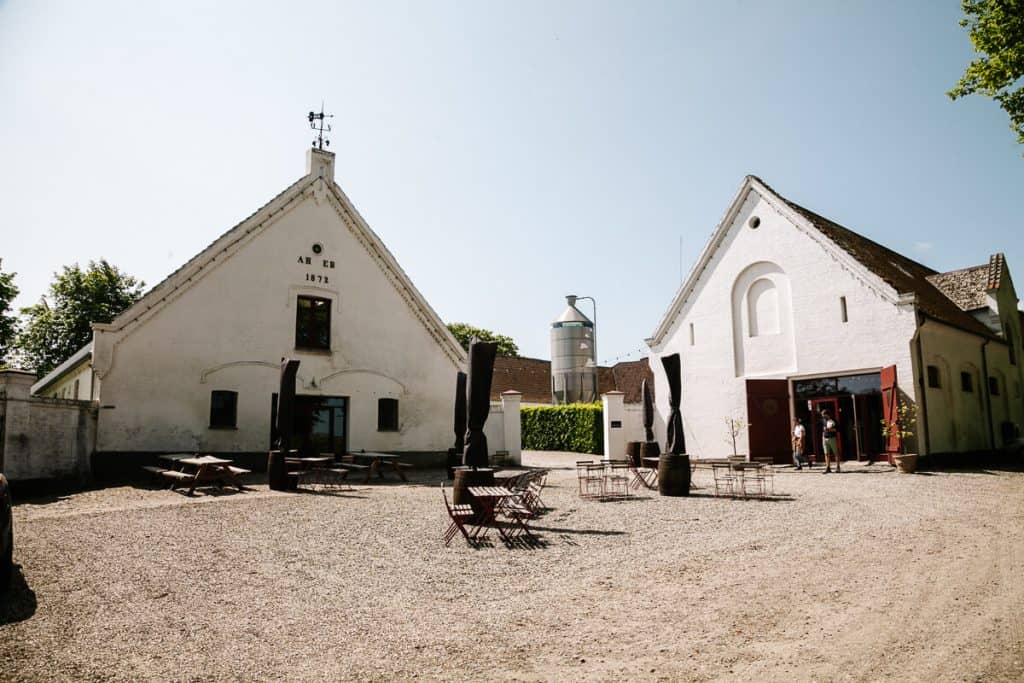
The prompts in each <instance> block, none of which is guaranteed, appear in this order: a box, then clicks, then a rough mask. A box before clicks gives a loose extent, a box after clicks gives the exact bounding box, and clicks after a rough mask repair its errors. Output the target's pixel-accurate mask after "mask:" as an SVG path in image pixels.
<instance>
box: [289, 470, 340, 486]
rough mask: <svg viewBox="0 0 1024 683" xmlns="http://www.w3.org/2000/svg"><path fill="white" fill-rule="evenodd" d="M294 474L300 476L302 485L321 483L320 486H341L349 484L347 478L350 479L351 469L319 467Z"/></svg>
mask: <svg viewBox="0 0 1024 683" xmlns="http://www.w3.org/2000/svg"><path fill="white" fill-rule="evenodd" d="M293 474H295V475H296V476H297V477H298V483H299V484H300V485H301V484H307V485H310V484H319V485H320V486H336V487H341V486H345V485H348V481H346V480H347V479H348V474H349V470H346V469H337V468H328V467H317V468H315V469H311V470H302V471H299V472H293ZM350 488H351V487H350Z"/></svg>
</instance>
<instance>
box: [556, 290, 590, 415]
mask: <svg viewBox="0 0 1024 683" xmlns="http://www.w3.org/2000/svg"><path fill="white" fill-rule="evenodd" d="M566 300H567V302H568V304H569V305H568V307H567V308H566V309H565V310H564V311H563V312H562V314H561V315H560V316H558V318H557V319H556V320H555V321H554V322H552V323H551V398H552V401H553V402H554V403H556V404H564V403H591V402H593V401H596V400H597V367H596V365H595V363H594V323H593V322H592V321H591V320H590V318H588V317H587V316H585V315H583V313H581V312H580V310H579V309H578V308H576V297H574V296H568V297H566Z"/></svg>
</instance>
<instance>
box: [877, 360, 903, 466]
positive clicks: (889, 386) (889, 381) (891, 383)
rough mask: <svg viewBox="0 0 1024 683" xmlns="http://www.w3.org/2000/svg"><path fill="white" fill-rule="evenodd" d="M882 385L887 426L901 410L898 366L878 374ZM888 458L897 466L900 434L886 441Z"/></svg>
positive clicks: (884, 416) (886, 368) (884, 369)
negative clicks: (897, 375)
mask: <svg viewBox="0 0 1024 683" xmlns="http://www.w3.org/2000/svg"><path fill="white" fill-rule="evenodd" d="M878 374H879V378H880V379H881V383H882V418H883V419H884V420H885V422H886V424H889V423H891V422H892V420H893V418H894V417H895V416H896V414H897V411H898V409H899V398H900V397H899V393H900V392H899V387H898V385H897V384H896V366H895V365H890V366H888V367H885V368H882V370H881V371H880V372H879V373H878ZM885 451H886V457H887V459H888V460H889V464H890V465H895V464H896V462H895V461H894V460H893V457H892V456H893V455H895V454H898V453H899V452H900V437H899V434H893V435H890V436H889V438H888V439H886V441H885Z"/></svg>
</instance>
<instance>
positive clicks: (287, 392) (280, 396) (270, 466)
mask: <svg viewBox="0 0 1024 683" xmlns="http://www.w3.org/2000/svg"><path fill="white" fill-rule="evenodd" d="M298 372H299V361H297V360H291V359H288V358H282V359H281V383H280V386H279V388H278V393H277V448H278V450H277V451H276V452H275V451H271V452H270V457H269V458H268V459H267V485H268V486H270V488H271V489H273V490H275V491H284V490H285V489H287V488H288V474H287V467H286V466H285V462H284V459H285V457H286V456H287V454H288V451H289V449H291V447H292V431H293V430H294V427H295V375H297V374H298Z"/></svg>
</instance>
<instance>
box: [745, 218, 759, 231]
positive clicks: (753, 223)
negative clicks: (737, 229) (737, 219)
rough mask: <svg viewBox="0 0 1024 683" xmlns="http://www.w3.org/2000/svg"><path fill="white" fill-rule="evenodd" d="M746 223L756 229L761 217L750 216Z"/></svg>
mask: <svg viewBox="0 0 1024 683" xmlns="http://www.w3.org/2000/svg"><path fill="white" fill-rule="evenodd" d="M747 225H749V226H750V227H751V228H753V229H754V230H757V227H758V226H759V225H761V219H760V218H758V217H757V216H751V217H750V220H749V221H747Z"/></svg>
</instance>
